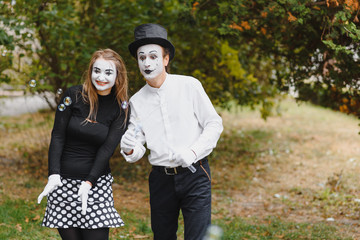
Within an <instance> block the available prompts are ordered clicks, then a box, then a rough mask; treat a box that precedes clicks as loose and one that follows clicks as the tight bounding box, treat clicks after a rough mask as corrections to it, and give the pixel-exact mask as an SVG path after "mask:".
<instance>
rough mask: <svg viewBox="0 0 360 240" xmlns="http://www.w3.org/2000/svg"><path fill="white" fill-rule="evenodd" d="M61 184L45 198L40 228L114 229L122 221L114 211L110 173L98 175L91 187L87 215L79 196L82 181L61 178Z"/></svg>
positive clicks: (119, 225) (112, 179) (121, 224)
mask: <svg viewBox="0 0 360 240" xmlns="http://www.w3.org/2000/svg"><path fill="white" fill-rule="evenodd" d="M61 181H62V183H63V185H62V186H61V187H58V188H56V189H55V190H54V191H52V192H51V193H50V194H49V195H48V200H47V205H46V210H45V216H44V219H43V222H42V226H44V227H50V228H71V227H76V228H84V229H96V228H115V227H121V226H124V222H123V220H122V219H121V217H120V215H119V214H118V212H117V211H116V209H115V208H114V198H113V192H112V187H111V184H112V182H113V181H114V178H113V177H112V176H111V174H108V175H103V176H101V177H100V178H99V179H98V181H97V182H96V185H95V186H94V187H92V188H91V190H90V193H89V199H88V206H87V210H86V214H85V215H83V214H81V201H80V199H79V198H78V197H76V196H74V195H76V194H77V193H78V190H79V187H80V184H81V180H74V179H68V178H61Z"/></svg>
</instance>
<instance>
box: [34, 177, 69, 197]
mask: <svg viewBox="0 0 360 240" xmlns="http://www.w3.org/2000/svg"><path fill="white" fill-rule="evenodd" d="M62 185H63V184H62V182H61V179H60V175H59V174H52V175H50V176H49V179H48V183H47V184H46V186H45V188H44V191H43V192H42V193H40V195H39V197H38V204H40V203H41V200H42V199H43V197H45V196H47V195H48V194H49V193H51V192H52V191H53V190H54V189H55V188H57V187H58V186H60V187H61V186H62Z"/></svg>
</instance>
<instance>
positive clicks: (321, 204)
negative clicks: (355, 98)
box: [0, 100, 360, 240]
mask: <svg viewBox="0 0 360 240" xmlns="http://www.w3.org/2000/svg"><path fill="white" fill-rule="evenodd" d="M281 111H282V115H281V116H272V117H269V118H268V119H267V120H266V121H264V120H262V119H261V118H260V114H259V112H257V111H251V110H249V109H246V108H242V109H235V108H234V109H233V110H232V111H231V112H227V111H221V115H222V118H223V121H224V132H223V134H222V136H221V138H220V140H219V142H218V145H217V147H216V149H215V150H214V151H213V153H212V154H211V155H210V157H209V159H210V164H211V171H212V173H211V174H212V188H213V208H212V215H213V223H214V224H217V225H219V226H221V227H222V228H223V230H224V238H223V239H359V238H360V225H359V223H358V222H359V220H360V216H359V212H360V211H359V210H360V209H359V207H360V203H359V198H360V197H359V193H360V190H359V189H360V188H359V183H360V177H359V174H358V172H359V171H360V148H359V146H360V139H359V135H358V132H359V130H360V129H359V126H358V120H357V119H356V118H355V117H352V116H347V115H344V114H342V113H339V112H334V111H332V110H328V109H324V108H320V107H316V106H313V105H310V104H301V105H300V106H298V105H297V104H296V103H295V102H294V101H292V100H286V101H284V102H283V103H282V104H281ZM52 122H53V113H51V112H47V111H43V112H39V113H35V114H25V115H22V116H17V117H1V118H0V123H1V124H0V133H1V134H0V140H1V142H2V145H1V147H0V150H1V151H0V160H1V161H0V163H2V165H3V167H1V168H0V169H1V170H0V196H1V198H0V204H1V205H0V218H1V219H4V220H3V223H1V224H0V239H20V240H22V239H60V237H59V236H58V234H57V232H56V230H53V229H48V228H44V227H41V220H42V216H43V213H44V210H45V201H44V200H45V199H44V200H43V202H42V203H41V204H40V205H37V204H36V198H37V195H38V194H39V193H40V192H41V191H42V189H43V187H44V186H45V184H46V179H45V178H46V177H45V176H46V175H47V173H46V171H47V169H46V166H47V157H46V156H47V147H48V142H49V139H50V132H51V126H52ZM111 168H112V173H113V176H114V178H115V181H114V185H113V189H114V198H115V207H116V209H117V210H118V211H119V213H120V215H121V216H122V218H123V220H124V221H125V223H126V225H125V227H122V228H117V229H111V230H110V235H111V238H110V239H151V238H152V233H151V227H150V210H149V193H148V187H147V178H148V173H149V171H150V168H151V166H150V165H149V164H148V162H147V160H146V159H142V160H141V161H139V162H137V163H135V164H128V163H126V162H125V161H124V160H123V158H122V157H121V155H120V154H119V151H118V150H117V151H116V152H115V154H114V156H113V158H112V160H111ZM329 218H333V219H334V221H327V219H329ZM179 222H180V226H179V231H178V238H179V239H183V237H182V233H183V220H182V218H180V220H179Z"/></svg>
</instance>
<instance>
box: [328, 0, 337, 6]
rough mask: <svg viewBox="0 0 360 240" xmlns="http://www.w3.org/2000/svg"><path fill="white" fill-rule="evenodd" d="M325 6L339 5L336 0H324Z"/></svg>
mask: <svg viewBox="0 0 360 240" xmlns="http://www.w3.org/2000/svg"><path fill="white" fill-rule="evenodd" d="M326 6H327V7H337V6H339V2H338V1H337V0H326Z"/></svg>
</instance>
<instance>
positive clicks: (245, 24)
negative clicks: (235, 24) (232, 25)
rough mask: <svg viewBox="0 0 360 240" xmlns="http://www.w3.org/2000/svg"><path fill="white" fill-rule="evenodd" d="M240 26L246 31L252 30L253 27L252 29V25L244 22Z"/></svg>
mask: <svg viewBox="0 0 360 240" xmlns="http://www.w3.org/2000/svg"><path fill="white" fill-rule="evenodd" d="M240 26H242V27H243V28H245V29H246V30H250V29H251V27H250V24H249V22H248V21H242V22H241V24H240Z"/></svg>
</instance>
